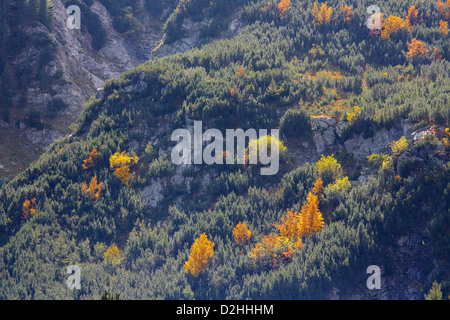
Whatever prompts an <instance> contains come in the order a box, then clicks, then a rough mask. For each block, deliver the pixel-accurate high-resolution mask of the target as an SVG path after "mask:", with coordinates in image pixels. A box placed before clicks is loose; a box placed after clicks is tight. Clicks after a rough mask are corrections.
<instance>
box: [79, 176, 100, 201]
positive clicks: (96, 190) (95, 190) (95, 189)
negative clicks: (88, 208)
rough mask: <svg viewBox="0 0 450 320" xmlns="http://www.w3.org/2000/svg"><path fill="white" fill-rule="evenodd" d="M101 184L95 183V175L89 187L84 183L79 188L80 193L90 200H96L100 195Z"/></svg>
mask: <svg viewBox="0 0 450 320" xmlns="http://www.w3.org/2000/svg"><path fill="white" fill-rule="evenodd" d="M102 185H103V184H102V183H101V182H100V183H97V175H95V176H93V177H92V179H91V182H90V183H89V187H88V186H87V184H86V182H85V183H84V184H83V186H82V187H81V192H82V193H83V194H88V195H89V196H90V198H91V199H98V198H100V196H101V193H102Z"/></svg>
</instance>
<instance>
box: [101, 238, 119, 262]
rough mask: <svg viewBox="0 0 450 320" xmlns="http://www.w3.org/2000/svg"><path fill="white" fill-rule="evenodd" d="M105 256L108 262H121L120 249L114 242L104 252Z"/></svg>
mask: <svg viewBox="0 0 450 320" xmlns="http://www.w3.org/2000/svg"><path fill="white" fill-rule="evenodd" d="M103 257H104V259H105V261H106V263H108V264H112V265H113V266H115V265H116V264H118V263H119V262H120V251H119V248H118V247H117V245H116V244H115V243H114V244H113V245H111V246H110V247H109V248H108V250H106V252H105V253H104V254H103Z"/></svg>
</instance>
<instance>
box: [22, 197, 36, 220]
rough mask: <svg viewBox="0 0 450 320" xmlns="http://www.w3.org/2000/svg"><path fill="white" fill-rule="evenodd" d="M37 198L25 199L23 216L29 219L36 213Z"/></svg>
mask: <svg viewBox="0 0 450 320" xmlns="http://www.w3.org/2000/svg"><path fill="white" fill-rule="evenodd" d="M35 207H36V198H33V199H31V201H30V200H25V201H24V203H23V204H22V212H23V215H22V218H23V219H24V220H27V219H28V218H29V217H30V216H31V215H33V214H35V213H36V208H35Z"/></svg>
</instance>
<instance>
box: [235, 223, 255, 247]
mask: <svg viewBox="0 0 450 320" xmlns="http://www.w3.org/2000/svg"><path fill="white" fill-rule="evenodd" d="M233 235H234V239H235V240H236V242H237V243H238V244H239V243H242V244H244V243H246V242H247V241H249V240H250V238H251V236H252V232H251V231H250V230H249V229H248V228H247V226H246V225H245V223H242V222H239V223H238V224H237V225H236V227H235V228H234V230H233Z"/></svg>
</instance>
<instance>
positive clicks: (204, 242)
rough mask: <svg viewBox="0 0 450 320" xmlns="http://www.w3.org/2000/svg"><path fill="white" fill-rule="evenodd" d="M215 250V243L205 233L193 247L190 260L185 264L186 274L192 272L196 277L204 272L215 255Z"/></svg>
mask: <svg viewBox="0 0 450 320" xmlns="http://www.w3.org/2000/svg"><path fill="white" fill-rule="evenodd" d="M213 249H214V242H212V241H210V240H209V239H208V236H207V235H206V234H205V233H202V234H201V235H200V237H198V238H197V239H196V240H195V242H194V244H193V245H192V247H191V255H190V256H189V260H188V261H186V262H185V263H184V270H185V272H186V273H188V272H190V273H191V274H193V275H194V276H198V275H199V274H200V273H201V272H203V271H204V270H205V268H206V267H207V266H208V265H209V259H210V258H211V257H212V256H213V254H214V250H213Z"/></svg>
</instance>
